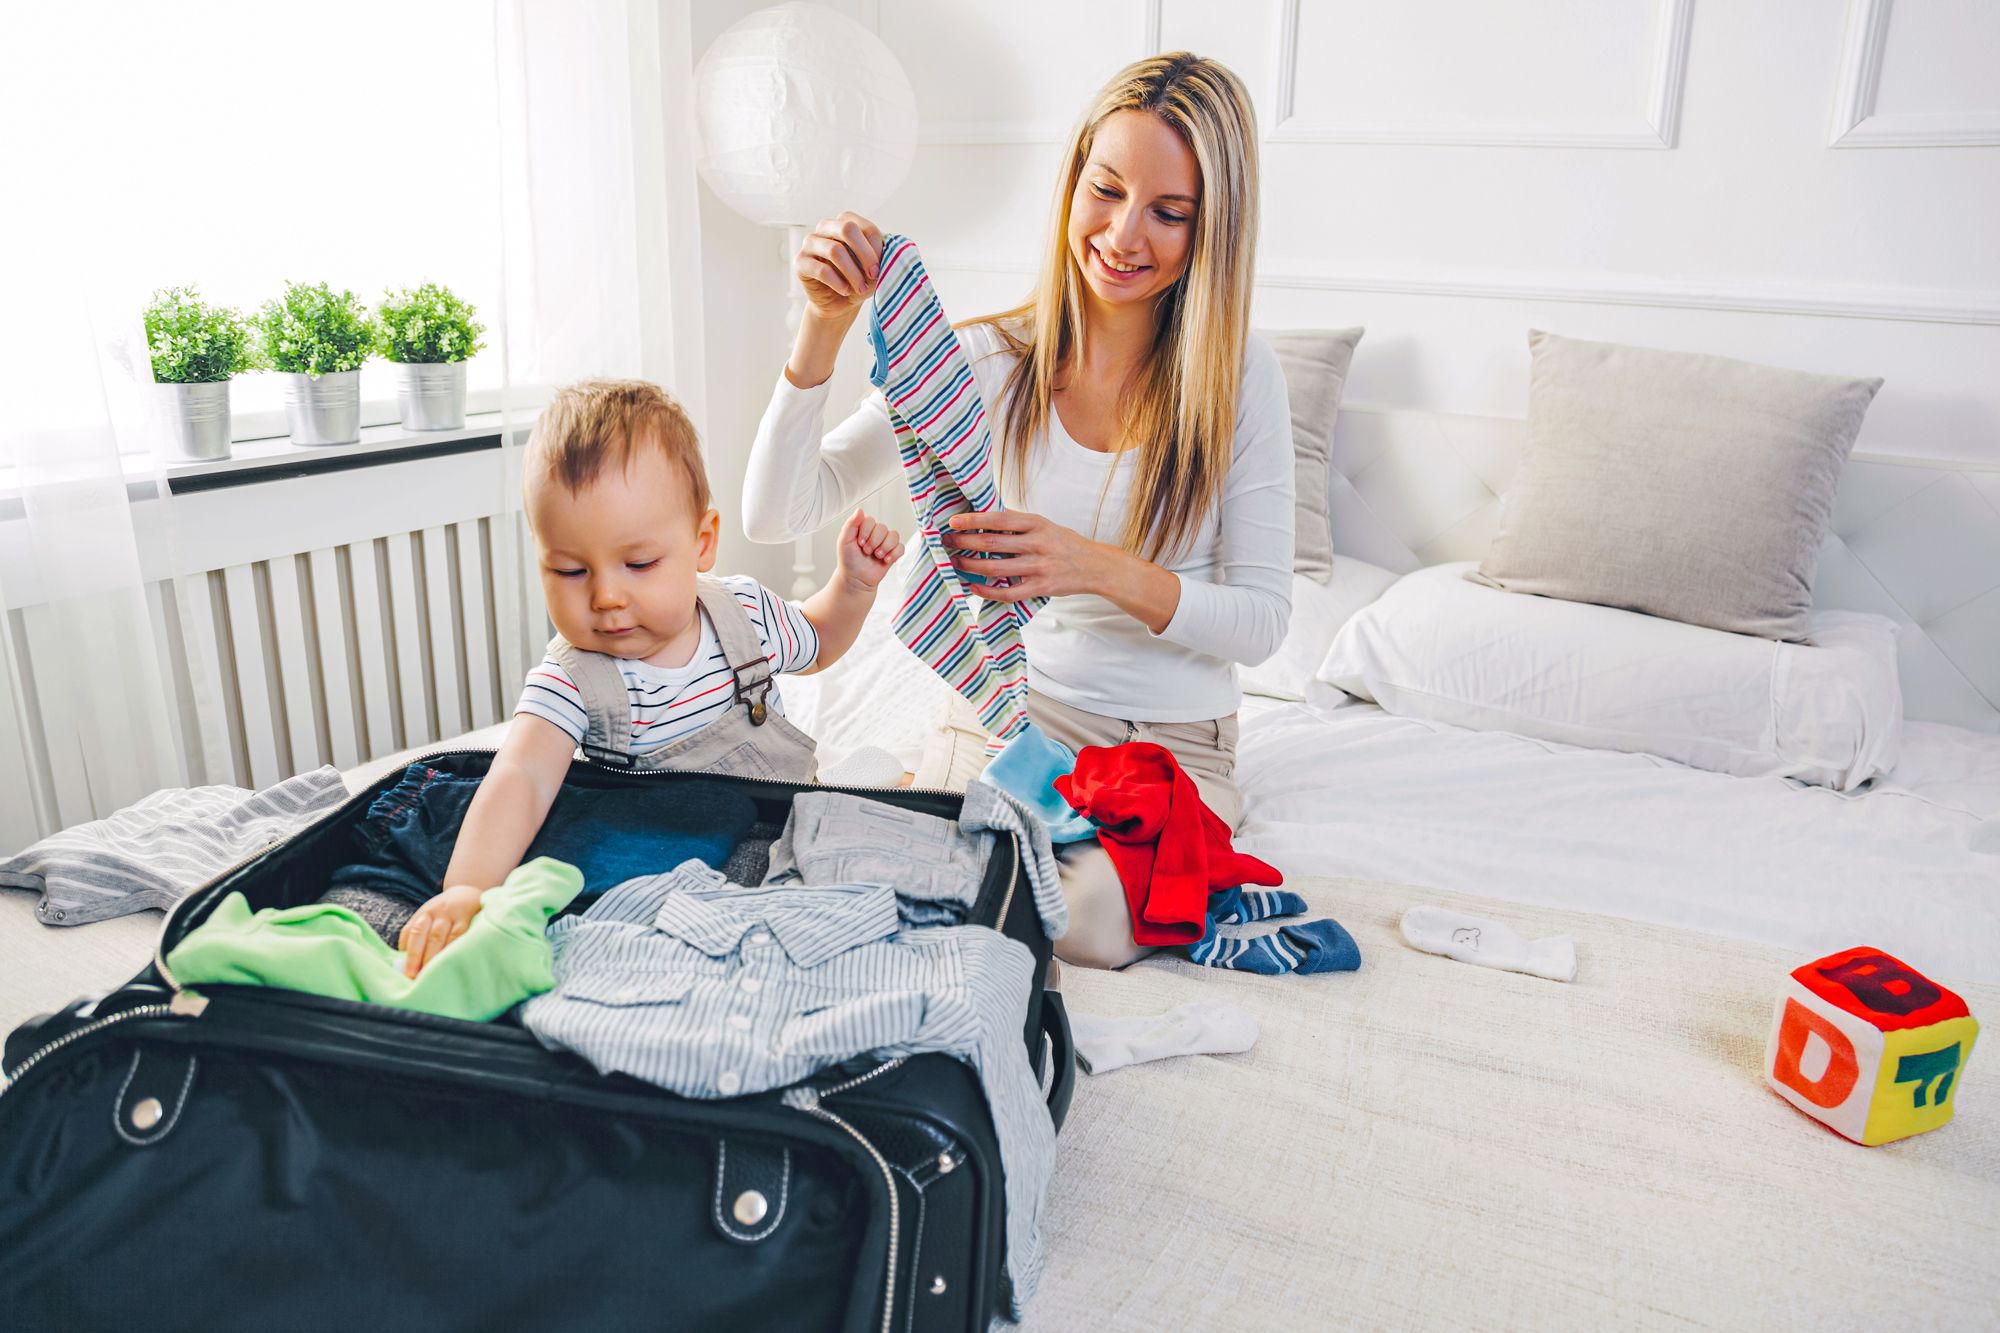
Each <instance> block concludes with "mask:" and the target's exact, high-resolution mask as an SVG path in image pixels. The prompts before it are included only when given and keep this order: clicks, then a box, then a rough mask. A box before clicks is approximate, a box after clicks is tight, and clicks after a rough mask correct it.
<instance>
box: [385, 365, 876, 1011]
mask: <svg viewBox="0 0 2000 1333" xmlns="http://www.w3.org/2000/svg"><path fill="white" fill-rule="evenodd" d="M522 494H523V505H524V508H525V510H526V512H527V518H528V526H529V527H530V528H531V529H532V530H533V532H534V537H535V546H536V549H537V551H538V552H539V555H540V560H541V572H542V592H543V595H544V597H545V598H546V600H547V603H548V612H549V619H550V620H551V621H553V622H554V624H555V627H556V630H557V637H556V638H555V639H554V640H552V641H551V642H550V644H549V655H548V656H547V657H546V658H544V659H543V661H542V663H541V665H540V666H538V667H536V668H535V669H534V670H533V671H531V672H529V673H528V680H527V685H526V687H525V688H524V689H523V690H522V693H521V701H520V703H518V704H517V705H516V706H515V710H514V719H513V722H512V723H511V724H510V725H509V727H508V729H507V739H506V741H505V742H504V743H503V744H502V745H501V747H500V751H499V753H498V754H496V755H495V756H494V759H493V765H492V767H491V768H490V769H489V770H488V771H487V774H486V777H485V778H484V779H483V780H482V781H481V782H480V784H479V790H478V792H477V794H476V795H475V796H474V797H473V800H472V805H471V807H470V808H469V809H468V810H467V811H466V815H465V822H464V823H463V825H461V826H460V828H459V833H458V841H457V843H456V844H455V845H454V847H453V850H452V856H451V864H450V867H449V868H448V869H447V870H446V872H445V877H444V884H445V887H444V890H443V892H441V893H439V894H437V895H436V896H435V897H433V898H432V899H430V901H429V902H427V903H425V904H424V906H423V907H421V908H420V909H418V911H417V913H416V914H415V915H414V916H412V917H411V918H410V921H409V924H407V925H406V926H404V928H403V933H402V937H401V940H400V944H401V947H402V948H403V949H405V950H406V951H407V953H408V958H407V960H406V961H405V963H404V972H405V974H406V975H408V976H412V977H414V976H415V975H416V974H417V973H418V971H419V970H421V969H422V968H423V966H424V965H425V964H426V963H427V962H429V961H430V960H431V959H432V958H434V957H436V956H437V954H438V951H439V950H441V949H443V948H444V947H445V946H446V945H448V944H450V943H451V942H452V941H453V940H455V939H457V938H458V937H459V936H461V935H463V934H464V933H465V931H466V928H467V927H468V926H470V925H471V924H472V918H473V917H474V916H475V915H477V914H478V912H479V901H480V895H481V894H483V893H484V892H485V891H486V890H487V889H490V888H492V887H493V886H494V885H497V884H499V883H500V882H501V881H502V880H504V879H505V878H506V877H507V875H508V873H509V872H510V871H512V870H513V869H514V868H515V867H516V866H517V865H519V864H520V863H521V857H522V855H523V854H524V853H525V852H526V851H527V849H528V846H529V844H530V843H532V842H533V841H534V839H535V835H536V833H538V832H539V831H540V829H541V826H542V820H543V819H544V818H545V817H546V816H547V815H548V812H549V807H550V805H551V804H553V803H554V801H555V798H556V793H557V791H558V790H559V789H560V788H561V786H562V781H563V776H564V775H565V774H566V773H567V772H568V771H569V765H570V760H571V758H572V756H573V755H574V754H575V752H576V750H577V747H578V746H581V747H583V750H584V752H585V754H586V755H587V756H589V757H590V758H592V759H595V760H597V761H599V762H602V763H608V764H613V765H617V766H620V767H630V768H662V767H670V768H678V769H703V770H707V771H713V772H729V773H739V774H749V775H752V776H759V777H777V778H787V779H790V780H793V781H810V780H811V779H812V772H813V760H812V741H811V740H810V739H809V738H808V737H806V736H805V735H804V734H803V733H802V732H800V731H799V730H798V729H797V728H796V727H794V726H792V725H791V724H790V723H789V722H787V721H785V719H784V716H783V712H782V710H781V709H780V707H779V704H778V692H777V688H776V684H775V682H774V681H773V680H772V679H771V676H772V674H773V673H774V672H780V671H793V672H798V673H800V674H808V673H810V672H814V671H818V670H819V669H820V668H822V667H826V666H831V665H832V664H833V663H834V662H836V661H838V660H839V658H840V655H841V654H842V653H844V652H846V651H847V650H848V648H849V647H851V646H852V645H853V643H854V639H855V636H856V635H857V634H858V633H860V630H861V622H862V619H863V617H865V616H866V615H867V614H868V609H869V607H870V606H871V605H873V603H874V601H875V589H876V586H877V585H878V584H880V583H881V582H882V578H883V576H884V575H885V574H887V573H888V571H889V567H890V566H891V565H893V564H894V563H895V562H896V558H897V556H899V555H900V554H901V553H902V549H903V547H902V542H901V541H900V540H899V539H898V538H897V536H896V534H895V533H894V532H892V531H890V530H889V529H888V528H886V527H884V526H883V525H882V524H881V523H878V522H876V521H875V520H873V519H871V518H869V517H868V516H867V515H866V514H864V513H861V512H859V511H857V512H856V513H855V514H854V516H853V517H852V518H850V519H849V520H848V521H847V524H846V526H845V527H844V528H842V529H841V533H840V545H839V550H838V554H837V556H836V565H837V567H836V569H835V571H834V575H833V577H832V578H831V579H830V580H828V581H827V584H826V586H825V587H824V588H821V589H820V590H819V591H818V592H816V593H814V594H813V595H812V596H811V597H809V598H807V599H806V600H805V601H804V602H803V603H794V602H787V601H784V600H782V599H781V598H779V597H777V596H776V595H775V594H773V593H772V592H771V591H770V590H768V589H766V588H764V587H763V586H762V585H761V584H759V583H758V582H757V581H756V580H755V579H752V578H742V577H725V578H719V579H718V578H711V577H705V576H706V575H707V571H709V570H710V569H712V568H714V566H715V547H716V539H717V534H718V532H719V529H720V521H721V520H720V518H719V516H718V515H717V514H716V511H715V510H714V509H712V508H710V507H709V491H708V476H707V473H706V472H705V471H704V470H703V468H702V460H701V445H700V442H699V441H698V440H697V439H696V438H695V432H694V426H693V424H692V423H691V422H689V420H688V419H687V414H686V413H684V412H683V411H681V408H680V405H679V404H678V403H676V402H674V400H673V399H672V398H669V397H668V396H667V395H666V393H665V392H663V391H662V390H661V389H660V388H659V387H658V386H656V385H653V384H648V383H646V382H644V381H642V380H587V381H585V382H583V383H581V384H574V385H571V386H570V387H568V388H566V389H563V390H561V391H560V392H558V393H557V394H556V396H555V399H554V401H552V402H551V403H550V404H549V405H548V407H547V408H546V409H545V410H544V411H543V412H542V415H541V417H540V419H539V420H537V421H536V423H535V430H534V434H533V436H532V437H531V438H530V439H529V441H528V449H527V458H526V461H525V464H524V467H523V483H522ZM660 868H661V869H662V870H665V869H667V868H668V867H665V866H662V867H660Z"/></svg>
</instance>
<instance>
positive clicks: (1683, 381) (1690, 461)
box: [1466, 330, 1882, 642]
mask: <svg viewBox="0 0 2000 1333" xmlns="http://www.w3.org/2000/svg"><path fill="white" fill-rule="evenodd" d="M1528 347H1529V349H1530V351H1531V353H1532V360H1533V373H1532V376H1531V379H1530V382H1529V392H1528V433H1527V439H1526V442H1525V443H1524V445H1523V446H1522V450H1521V464H1520V468H1519V470H1518V471H1517V472H1516V473H1515V474H1514V480H1513V483H1512V484H1511V485H1510V486H1509V487H1508V488H1507V493H1506V494H1505V495H1504V496H1502V497H1501V502H1500V526H1499V531H1498V532H1497V533H1496V534H1495V535H1494V538H1493V544H1492V546H1491V547H1490V548H1489V549H1488V551H1487V553H1486V559H1485V561H1484V562H1483V563H1481V565H1480V566H1479V568H1478V569H1477V570H1475V571H1472V572H1470V573H1468V574H1467V575H1466V577H1467V578H1469V579H1471V580H1473V581H1474V582H1475V583H1484V584H1486V585H1487V586H1489V587H1494V588H1502V589H1505V590H1507V591H1508V592H1526V593H1538V594H1540V595H1542V596H1544V597H1561V598H1564V599H1566V600H1568V601H1572V602H1595V603H1598V604H1599V605H1602V606H1617V607H1624V608H1626V609H1628V610H1632V611H1643V612H1645V613H1647V614H1648V615H1655V616H1662V617H1665V618H1666V619H1669V620H1680V621H1685V622H1687V623H1688V624H1691V625H1707V626H1710V627H1711V628H1714V629H1720V630H1729V631H1731V632H1733V633H1737V634H1755V635H1758V636H1760V637H1762V638H1766V639H1781V640H1790V641H1794V642H1802V641H1804V640H1805V638H1806V633H1807V625H1808V620H1807V618H1808V615H1809V613H1810V612H1811V610H1812V584H1813V575H1814V573H1815V572H1816V571H1817V568H1818V565H1819V547H1820V541H1821V539H1822V538H1823V537H1824V536H1825V534H1826V525H1827V519H1828V517H1829V516H1830V515H1831V513H1832V512H1833V496H1834V491H1835V489H1836V488H1837V487H1838V486H1839V484H1840V472H1841V468H1842V467H1843V466H1845V464H1846V462H1847V455H1848V452H1849V451H1850V450H1851V449H1853V447H1854V437H1855V435H1856V434H1857V433H1859V431H1860V430H1861V418H1862V416H1863V414H1865V413H1866V412H1867V410H1868V404H1869V402H1870V401H1871V400H1872V399H1873V398H1874V397H1875V391H1876V390H1877V389H1880V388H1881V387H1882V381H1881V380H1879V379H1858V378H1850V377H1846V376H1839V375H1815V374H1811V373H1809V372H1806V371H1802V370H1780V369H1776V368H1774V367H1771V366H1759V365H1753V364H1751V363H1750V362H1748V361H1734V360H1731V359H1729V358H1727V357H1721V356H1700V355H1696V354H1693V353H1688V352H1661V351H1655V350H1653V349H1650V348H1645V347H1624V346H1620V345H1619V344H1617V343H1599V342H1584V341H1582V340H1581V339H1577V338H1560V337H1557V336H1556V335H1555V334H1552V333H1542V332H1540V331H1539V330H1536V331H1531V332H1530V333H1529V334H1528Z"/></svg>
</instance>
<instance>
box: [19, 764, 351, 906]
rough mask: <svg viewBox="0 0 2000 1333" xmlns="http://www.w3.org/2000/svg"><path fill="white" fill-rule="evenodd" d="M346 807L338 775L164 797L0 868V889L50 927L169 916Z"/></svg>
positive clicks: (54, 837) (165, 792)
mask: <svg viewBox="0 0 2000 1333" xmlns="http://www.w3.org/2000/svg"><path fill="white" fill-rule="evenodd" d="M346 799H347V784H346V783H344V782H342V781H341V777H340V770H339V769H336V768H332V767H324V768H318V769H314V770H313V771H312V772H310V773H301V774H299V775H298V776H297V777H293V778H286V779H285V780H284V781H283V782H280V783H278V784H276V785H275V786H271V787H266V788H265V789H264V790H262V791H255V792H253V791H250V790H247V789H246V788H243V787H227V786H213V787H167V788H164V789H162V790H160V791H156V792H154V793H152V794H151V795H150V796H147V797H145V798H144V799H143V800H140V801H136V802H134V803H133V804H131V805H128V806H126V807H125V808H124V809H122V810H118V811H115V812H114V813H112V814H109V815H106V816H105V817H104V818H102V819H93V820H91V821H90V822H89V823H87V824H78V825H76V826H75V827H73V828H66V829H64V830H62V832H60V833H53V834H50V835H49V836H48V837H46V838H43V839H42V840H41V841H40V842H38V843H36V844H35V845H34V846H32V847H29V848H28V849H27V850H25V851H23V852H21V853H20V854H18V855H16V856H10V857H7V858H6V859H4V860H0V888H5V889H30V890H33V891H34V892H37V893H40V894H41V895H42V901H41V903H40V904H39V905H38V906H37V907H36V909H35V915H36V916H37V917H39V918H40V919H41V922H42V924H43V925H45V926H81V925H84V924H85V923H87V922H91V921H103V920H106V919H108V918H110V917H114V916H125V915H127V914H128V913H131V912H143V911H146V910H148V909H149V908H160V909H165V908H168V907H172V906H173V905H174V903H175V902H177V901H179V900H180V899H181V898H182V897H183V896H185V895H186V894H187V893H188V891H189V890H191V889H194V888H196V887H198V886H200V885H202V884H205V883H207V882H208V881H209V880H211V879H214V878H215V877H216V876H217V875H219V874H221V873H222V872H223V871H225V870H227V869H229V868H230V867H231V866H233V865H235V864H236V863H237V862H239V861H243V860H247V859H248V858H249V857H251V856H253V855H255V854H256V853H258V852H261V851H263V850H264V849H265V848H266V847H269V846H271V845H272V844H273V843H277V842H281V841H283V840H284V839H286V838H289V837H291V836H292V835H293V834H294V833H297V832H298V831H299V830H300V829H302V828H304V827H305V826H306V825H307V824H310V823H311V822H312V821H313V820H314V819H316V818H318V817H319V816H320V815H322V814H324V813H325V812H326V811H328V810H331V809H332V808H333V807H334V806H336V805H339V804H340V803H341V802H342V801H344V800H346Z"/></svg>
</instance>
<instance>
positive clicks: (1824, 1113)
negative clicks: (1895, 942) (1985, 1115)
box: [1764, 948, 1979, 1144]
mask: <svg viewBox="0 0 2000 1333" xmlns="http://www.w3.org/2000/svg"><path fill="white" fill-rule="evenodd" d="M1978 1035H1979V1024H1978V1023H1977V1022H1975V1021H1974V1020H1973V1017H1972V1015H1971V1013H1969V1012H1968V1011H1967V1010H1966V1007H1965V1001H1964V1000H1961V999H1960V998H1959V997H1958V996H1956V995H1954V994H1952V993H1951V992H1950V991H1948V990H1946V989H1945V988H1944V987H1942V986H1940V985H1938V984H1937V983H1936V982H1935V981H1932V980H1931V979H1930V978H1929V977H1926V976H1925V975H1924V974H1923V973H1921V972H1919V971H1917V970H1916V969H1915V968H1913V967H1909V966H1906V965H1905V964H1903V963H1901V962H1899V961H1898V960H1896V959H1894V958H1891V957H1890V956H1889V955H1888V954H1886V953H1883V952H1882V951H1881V950H1880V949H1865V948H1864V949H1846V950H1843V951H1842V952H1840V953H1836V954H1829V955H1827V956H1826V957H1825V958H1822V959H1820V960H1819V961H1818V962H1814V963H1807V964H1806V965H1805V966H1804V967H1801V968H1799V969H1797V970H1796V971H1794V972H1793V973H1792V974H1791V976H1790V977H1788V978H1787V979H1786V982H1785V989H1784V993H1783V994H1781V995H1780V996H1779V997H1778V1008H1777V1017H1776V1021H1775V1023H1774V1024H1773V1026H1772V1029H1771V1042H1770V1045H1769V1046H1768V1047H1767V1048H1766V1049H1765V1052H1764V1076H1765V1077H1766V1078H1768V1079H1769V1080H1770V1082H1771V1086H1772V1087H1773V1088H1775V1089H1777V1091H1778V1095H1779V1096H1780V1097H1783V1098H1784V1099H1785V1100H1786V1101H1788V1102H1790V1103H1791V1104H1792V1105H1794V1106H1796V1107H1798V1108H1799V1109H1800V1110H1801V1111H1804V1112H1805V1113H1806V1114H1807V1115H1809V1116H1811V1117H1812V1118H1813V1119H1815V1120H1819V1121H1822V1122H1824V1123H1825V1124H1826V1125H1827V1126H1828V1127H1829V1128H1831V1129H1834V1130H1836V1131H1838V1132H1839V1133H1841V1134H1844V1135H1846V1136H1847V1137H1848V1138H1850V1139H1853V1140H1854V1141H1855V1142H1856V1143H1867V1144H1877V1143H1888V1142H1890V1141H1891V1140H1893V1139H1905V1138H1908V1137H1909V1136H1910V1135H1912V1134H1921V1133H1923V1132H1924V1131H1925V1130H1928V1129H1936V1128H1937V1127H1938V1126H1939V1125H1942V1124H1944V1123H1945V1122H1947V1121H1949V1120H1950V1119H1951V1113H1952V1108H1953V1106H1954V1105H1955V1100H1954V1099H1955V1098H1956V1096H1957V1094H1958V1084H1959V1074H1960V1071H1961V1070H1963V1069H1964V1068H1965V1060H1966V1057H1967V1056H1969V1055H1971V1054H1972V1040H1973V1038H1974V1037H1976V1036H1978Z"/></svg>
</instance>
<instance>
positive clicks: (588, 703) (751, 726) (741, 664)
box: [549, 578, 816, 782]
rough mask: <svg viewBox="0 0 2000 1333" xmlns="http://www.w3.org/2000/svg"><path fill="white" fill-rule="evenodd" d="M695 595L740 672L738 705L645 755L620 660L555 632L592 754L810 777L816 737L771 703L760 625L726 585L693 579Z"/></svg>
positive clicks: (633, 762)
mask: <svg viewBox="0 0 2000 1333" xmlns="http://www.w3.org/2000/svg"><path fill="white" fill-rule="evenodd" d="M695 595H696V598H697V599H698V601H699V603H700V606H701V609H702V611H704V612H706V613H707V615H708V621H709V623H710V624H711V625H713V626H715V637H716V641H717V642H718V643H719V644H721V646H722V658H723V661H725V662H727V663H728V664H729V669H730V671H731V672H733V673H734V674H735V676H736V703H737V705H740V706H738V707H732V708H730V709H729V711H728V712H726V713H724V714H723V715H722V716H721V717H719V718H717V719H715V720H714V721H713V722H710V723H708V724H707V725H706V726H704V727H702V728H701V730H699V731H696V732H691V733H690V734H688V735H686V736H683V737H681V738H680V739H679V740H677V741H669V742H668V743H667V744H665V745H663V746H661V747H660V748H659V749H657V750H648V751H647V752H646V753H645V754H642V755H635V754H633V753H632V697H631V695H630V694H629V693H627V691H626V688H625V676H624V674H623V673H622V672H621V671H620V670H619V669H618V659H617V658H615V657H610V656H607V655H606V654H604V653H593V652H589V651H587V650H585V649H581V648H578V647H576V646H575V645H573V644H571V643H570V641H569V640H567V639H565V638H563V637H562V635H560V634H558V635H556V637H555V638H553V639H551V640H549V656H550V657H552V658H554V659H555V660H556V661H557V662H558V663H560V664H561V666H562V668H563V670H564V671H567V672H568V673H569V678H570V680H572V681H574V682H575V684H576V688H577V692H578V693H579V694H581V695H582V696H583V706H584V708H585V710H586V711H587V712H588V713H589V714H590V726H589V729H588V730H587V731H586V732H585V733H584V737H583V746H582V749H583V753H584V757H585V758H587V759H592V760H595V761H596V762H598V763H600V764H609V765H611V766H613V767H616V768H631V769H660V768H670V769H675V770H678V771H680V772H684V773H727V774H731V775H733V776H736V777H746V778H775V779H777V780H778V781H781V782H811V781H812V780H813V774H814V771H815V768H816V761H815V756H814V753H813V739H812V737H810V736H808V735H806V734H805V733H804V732H803V731H800V730H799V729H798V728H797V727H795V726H793V725H792V724H791V723H790V722H787V721H786V720H785V719H784V717H783V716H782V715H781V714H780V713H779V712H778V711H777V710H776V709H774V708H771V707H770V706H769V696H770V693H771V689H772V680H771V663H770V661H769V660H768V659H767V658H766V657H765V656H764V645H763V644H762V643H760V642H759V641H758V639H757V627H756V626H755V625H753V624H752V623H751V622H750V616H749V614H748V613H747V612H745V611H744V609H743V606H742V604H741V603H739V602H738V601H737V600H736V598H735V597H733V596H731V595H730V592H729V590H728V589H727V588H725V587H724V586H723V585H722V584H721V582H719V581H718V580H715V579H711V578H701V579H699V580H697V581H696V584H695Z"/></svg>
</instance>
